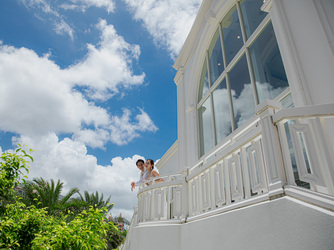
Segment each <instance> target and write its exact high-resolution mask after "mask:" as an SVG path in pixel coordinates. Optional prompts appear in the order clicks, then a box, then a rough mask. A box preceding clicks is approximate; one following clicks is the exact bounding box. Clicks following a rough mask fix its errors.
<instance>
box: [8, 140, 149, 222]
mask: <svg viewBox="0 0 334 250" xmlns="http://www.w3.org/2000/svg"><path fill="white" fill-rule="evenodd" d="M13 142H14V143H20V144H22V145H23V144H27V145H29V147H30V148H33V149H34V150H35V151H34V152H32V154H31V155H32V156H33V158H34V162H33V163H31V164H30V166H31V169H30V173H29V175H28V177H29V179H33V178H39V177H42V178H44V179H46V180H50V179H54V180H58V179H59V180H61V181H62V182H64V192H63V194H65V193H66V192H68V191H69V190H70V189H71V188H74V187H77V188H79V190H80V191H81V193H83V192H84V191H85V190H87V191H88V192H90V193H92V192H95V191H98V192H99V194H102V193H103V196H104V198H105V199H106V198H108V197H109V195H111V199H110V201H111V202H113V203H115V208H114V209H113V210H112V211H111V212H112V213H113V214H114V215H117V216H118V215H119V212H122V214H123V216H126V218H127V219H131V215H132V212H133V207H134V206H137V197H136V191H135V192H131V190H130V183H131V182H132V181H134V180H137V179H138V178H139V171H138V169H137V167H136V164H135V163H136V161H137V160H138V159H139V158H141V159H144V157H141V156H139V155H134V156H132V157H127V158H124V159H123V158H121V157H115V158H113V159H112V160H111V165H107V166H101V165H98V164H97V159H96V157H95V156H93V155H89V154H87V148H86V146H85V145H84V144H83V143H81V142H78V141H73V140H71V139H69V138H65V139H63V140H61V141H59V138H58V137H57V136H56V135H55V134H54V133H50V134H49V135H47V136H43V137H40V138H39V139H37V140H36V139H33V138H31V137H27V136H21V137H19V138H15V139H14V141H13Z"/></svg>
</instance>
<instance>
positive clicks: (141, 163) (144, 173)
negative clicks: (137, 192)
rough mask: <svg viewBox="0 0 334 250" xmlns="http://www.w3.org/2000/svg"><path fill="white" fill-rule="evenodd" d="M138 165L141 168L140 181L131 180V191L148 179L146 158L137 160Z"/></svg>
mask: <svg viewBox="0 0 334 250" xmlns="http://www.w3.org/2000/svg"><path fill="white" fill-rule="evenodd" d="M136 165H137V168H138V169H139V170H140V177H139V181H137V182H134V181H133V182H131V191H133V190H134V189H135V187H136V186H139V185H140V184H141V183H142V182H143V181H144V180H146V179H147V170H146V168H145V163H144V160H142V159H139V160H138V161H137V162H136Z"/></svg>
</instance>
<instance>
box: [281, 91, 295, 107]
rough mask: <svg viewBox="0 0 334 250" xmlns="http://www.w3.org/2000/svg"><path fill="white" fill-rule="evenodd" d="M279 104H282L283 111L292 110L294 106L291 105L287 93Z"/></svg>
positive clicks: (289, 96) (289, 95)
mask: <svg viewBox="0 0 334 250" xmlns="http://www.w3.org/2000/svg"><path fill="white" fill-rule="evenodd" d="M281 103H282V107H283V108H285V109H288V108H293V107H294V104H293V100H292V96H291V93H289V94H288V95H287V96H286V97H284V98H283V99H282V100H281Z"/></svg>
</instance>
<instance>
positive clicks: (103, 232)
mask: <svg viewBox="0 0 334 250" xmlns="http://www.w3.org/2000/svg"><path fill="white" fill-rule="evenodd" d="M6 208H7V209H6V212H5V215H4V216H3V217H1V219H0V248H7V249H8V248H11V249H78V250H79V249H107V248H108V249H112V248H116V247H117V246H118V245H119V244H121V243H122V241H123V240H124V236H123V234H122V232H120V231H119V230H118V229H117V227H115V226H114V224H113V223H111V222H108V221H107V220H106V219H105V216H104V212H105V210H106V209H105V208H104V209H99V208H93V207H90V208H89V210H88V211H83V212H82V213H81V214H79V215H77V216H76V217H75V218H74V219H73V220H72V221H70V222H66V217H67V216H68V215H66V216H63V217H54V216H50V215H48V214H47V211H46V210H45V209H38V208H36V207H35V206H30V207H26V206H25V205H24V204H23V203H21V202H16V203H15V204H9V205H7V207H6ZM110 247H112V248H110Z"/></svg>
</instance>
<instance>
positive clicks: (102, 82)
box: [0, 20, 157, 148]
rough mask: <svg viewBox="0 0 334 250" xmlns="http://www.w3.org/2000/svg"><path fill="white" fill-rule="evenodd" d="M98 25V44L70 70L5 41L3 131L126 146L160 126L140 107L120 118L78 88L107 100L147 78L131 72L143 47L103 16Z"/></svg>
mask: <svg viewBox="0 0 334 250" xmlns="http://www.w3.org/2000/svg"><path fill="white" fill-rule="evenodd" d="M98 27H99V29H100V31H101V41H100V44H99V47H98V48H96V47H95V46H93V45H91V44H90V45H89V52H88V54H87V56H86V58H85V59H84V60H83V61H81V62H79V63H77V64H76V65H72V66H70V67H69V68H66V69H60V68H59V66H58V65H56V64H55V63H54V62H53V61H51V60H50V59H49V54H45V56H43V57H39V56H38V55H37V54H36V53H35V52H34V51H32V50H29V49H27V48H15V47H12V46H6V45H3V44H0V82H1V85H0V117H2V118H1V119H0V129H1V130H3V131H9V132H14V133H18V134H22V135H26V136H30V137H34V138H35V137H38V136H44V135H46V134H48V133H49V132H55V133H57V134H59V133H70V134H71V133H72V134H74V136H73V138H75V139H77V140H81V141H82V142H85V143H86V144H87V145H89V146H92V147H100V148H103V145H104V144H105V143H106V142H108V141H111V142H113V143H115V144H118V145H124V144H126V143H128V142H130V141H131V140H132V139H134V138H136V137H138V136H139V135H140V132H145V131H151V132H155V131H156V130H157V128H156V126H155V125H154V123H153V121H152V120H151V119H150V117H149V116H148V114H147V113H145V112H144V111H143V110H141V109H139V113H138V114H137V115H136V116H135V118H134V119H132V118H131V115H132V114H131V112H130V111H129V110H127V109H125V110H124V114H123V115H121V116H120V117H118V116H112V114H110V113H109V112H108V111H107V110H106V109H105V108H103V107H100V106H97V105H96V104H95V103H93V102H90V101H88V100H87V99H85V96H84V95H83V94H82V93H81V92H79V91H78V90H75V88H76V87H78V85H84V86H85V87H86V88H87V89H88V91H92V92H94V93H95V94H96V95H97V96H103V97H104V98H105V99H106V98H111V97H112V95H113V94H115V93H117V92H118V91H119V90H118V89H119V88H122V89H124V88H128V87H131V86H133V85H140V84H142V83H143V82H144V77H145V75H144V73H142V74H141V75H135V74H133V72H132V70H131V63H132V60H137V59H138V57H139V55H140V49H139V46H137V45H130V44H128V43H126V42H125V41H124V39H123V37H121V36H119V35H117V34H116V31H115V29H114V28H113V26H111V25H107V23H106V22H105V21H104V20H101V21H100V22H99V24H98ZM91 97H92V96H91ZM111 108H112V107H111ZM120 122H122V123H120ZM87 126H89V128H88V127H87ZM119 130H120V131H121V132H119Z"/></svg>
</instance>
